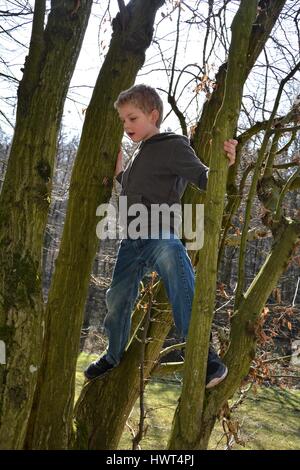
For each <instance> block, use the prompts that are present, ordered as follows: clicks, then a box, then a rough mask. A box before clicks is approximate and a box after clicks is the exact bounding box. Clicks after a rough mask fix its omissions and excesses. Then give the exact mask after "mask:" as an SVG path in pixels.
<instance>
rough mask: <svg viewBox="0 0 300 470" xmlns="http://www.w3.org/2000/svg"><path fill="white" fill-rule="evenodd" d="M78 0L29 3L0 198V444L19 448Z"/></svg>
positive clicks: (84, 4)
mask: <svg viewBox="0 0 300 470" xmlns="http://www.w3.org/2000/svg"><path fill="white" fill-rule="evenodd" d="M91 4H92V1H91V0H82V1H81V5H80V8H79V9H78V11H77V12H76V13H75V14H72V8H73V5H74V2H73V1H65V2H62V1H55V2H52V9H51V12H50V14H49V17H48V21H47V26H46V28H45V29H44V21H45V9H46V2H45V1H39V2H35V10H34V17H33V25H32V34H31V41H30V48H29V54H28V56H27V57H26V60H25V65H24V70H23V72H24V74H23V78H22V80H21V82H20V86H19V89H18V107H17V117H16V126H15V132H14V137H13V142H12V147H11V151H10V156H9V161H8V166H7V171H6V177H5V181H4V184H3V188H2V191H1V197H0V266H1V268H0V339H1V340H4V341H5V344H6V356H7V361H6V365H1V366H0V387H1V388H0V448H1V449H20V448H22V446H23V441H24V437H25V433H26V426H27V421H28V417H29V414H30V410H31V405H32V399H33V394H34V390H35V385H36V380H37V369H38V368H39V367H40V357H41V347H42V336H43V328H44V313H43V309H44V306H43V298H42V289H41V277H42V276H41V263H42V246H43V237H44V231H45V226H46V222H47V216H48V209H49V203H50V194H51V184H52V175H53V167H54V161H55V156H56V144H57V138H58V131H59V126H60V123H61V116H62V112H63V106H64V101H65V98H66V93H67V90H68V87H69V82H70V79H71V76H72V74H73V70H74V68H75V64H76V60H77V57H78V55H79V52H80V49H81V44H82V40H83V37H84V33H85V30H86V26H87V23H88V18H89V15H90V10H91Z"/></svg>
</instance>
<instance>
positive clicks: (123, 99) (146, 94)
mask: <svg viewBox="0 0 300 470" xmlns="http://www.w3.org/2000/svg"><path fill="white" fill-rule="evenodd" d="M127 103H131V104H133V105H134V106H136V107H137V108H139V109H140V110H141V111H143V112H144V113H151V111H153V110H154V109H156V110H157V111H158V113H159V118H158V120H157V122H156V126H157V127H158V128H159V127H160V125H161V123H162V119H163V102H162V100H161V98H160V96H159V94H158V93H157V91H156V90H155V88H152V87H150V86H148V85H134V86H132V87H131V88H128V90H124V91H122V92H121V93H120V94H119V96H118V98H117V100H116V101H115V102H114V108H115V109H118V108H120V107H121V106H123V105H124V104H127Z"/></svg>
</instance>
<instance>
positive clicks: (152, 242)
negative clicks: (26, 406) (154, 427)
mask: <svg viewBox="0 0 300 470" xmlns="http://www.w3.org/2000/svg"><path fill="white" fill-rule="evenodd" d="M114 106H115V108H116V109H117V111H118V113H119V116H120V118H121V120H122V122H123V125H124V130H125V132H126V134H127V135H128V136H129V137H130V139H131V140H132V141H133V142H141V143H140V145H139V147H138V149H137V151H136V153H135V155H134V158H133V159H132V160H131V161H130V163H129V164H128V165H127V168H126V169H125V171H123V168H122V154H121V152H119V154H118V158H117V163H116V171H115V175H116V178H117V180H118V181H119V182H120V183H121V184H122V192H121V195H122V196H127V203H128V207H129V209H130V207H133V205H134V204H144V206H145V207H146V209H147V211H148V212H147V221H146V224H144V227H143V229H142V230H141V232H140V235H139V236H138V237H137V236H136V234H133V235H132V234H130V233H128V238H126V239H123V240H122V241H121V244H120V248H119V252H118V257H117V261H116V265H115V268H114V273H113V279H112V283H111V286H110V288H109V289H108V291H107V294H106V302H107V308H108V313H107V315H106V317H105V321H104V326H105V329H106V331H107V334H108V337H109V346H108V349H107V352H106V354H105V355H103V356H102V357H100V358H99V359H98V360H97V361H94V362H92V363H91V364H90V365H89V366H88V367H87V369H86V370H85V371H84V373H85V377H86V378H87V379H93V378H96V377H99V376H103V375H104V374H106V373H107V372H108V371H109V370H111V369H112V368H113V367H115V366H117V365H118V364H119V362H120V360H121V357H122V354H123V352H124V350H125V348H126V344H127V342H128V339H129V333H130V323H131V312H132V309H133V307H134V304H135V300H136V298H137V296H138V289H139V283H140V281H141V280H142V278H143V277H144V275H145V274H146V273H147V272H151V271H156V272H157V273H158V275H159V276H160V277H161V278H162V280H163V282H164V285H165V288H166V291H167V294H168V298H169V301H170V303H171V305H172V311H173V316H174V322H175V325H176V327H177V329H178V330H179V332H180V333H181V334H182V336H183V337H186V336H187V333H188V326H189V321H190V315H191V309H192V302H193V296H194V270H193V266H192V264H191V261H190V259H189V257H188V255H187V251H186V249H185V247H184V246H183V244H182V242H181V241H180V239H179V238H178V236H177V228H178V220H179V219H180V215H179V214H178V213H176V211H175V212H174V214H173V217H170V218H169V220H168V221H167V222H168V223H167V222H166V220H164V217H162V219H163V220H159V222H158V227H156V232H155V233H154V232H153V220H151V215H150V209H151V207H153V205H154V204H167V206H172V205H173V204H175V205H176V204H177V205H179V204H180V199H181V196H182V194H183V192H184V190H185V188H186V186H187V183H188V182H192V183H194V184H196V185H197V186H198V187H199V188H200V189H205V188H206V183H207V172H208V168H207V167H206V166H205V165H203V163H201V161H200V160H199V159H198V158H197V156H196V155H195V153H194V151H193V149H192V148H191V147H190V145H189V143H188V139H187V138H186V137H184V136H182V135H176V134H174V133H172V132H165V133H160V130H159V128H160V124H161V122H162V116H163V104H162V101H161V99H160V97H159V95H158V94H157V92H156V90H155V89H153V88H151V87H149V86H146V85H135V86H133V87H131V88H130V89H129V90H125V91H123V92H122V93H121V94H120V95H119V97H118V99H117V101H116V102H115V104H114ZM236 144H237V141H235V140H233V139H231V140H229V141H226V142H224V150H225V152H227V158H228V159H229V165H232V164H233V163H234V161H235V146H236ZM133 219H134V218H133V217H132V216H131V217H129V218H127V226H125V229H127V230H129V232H130V223H129V222H132V220H133ZM142 225H143V224H142ZM154 228H155V227H154ZM143 230H144V232H143ZM148 234H150V235H149V237H148ZM226 375H227V367H226V366H225V365H224V364H223V363H222V362H221V360H220V358H219V357H218V355H217V354H216V353H215V352H214V351H213V350H212V349H211V348H210V351H209V355H208V366H207V377H206V387H207V388H211V387H213V386H215V385H217V384H218V383H219V382H221V381H222V380H223V379H224V378H225V377H226Z"/></svg>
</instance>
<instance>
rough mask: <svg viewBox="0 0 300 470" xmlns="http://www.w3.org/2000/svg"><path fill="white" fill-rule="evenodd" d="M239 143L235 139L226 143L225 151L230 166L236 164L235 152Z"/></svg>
mask: <svg viewBox="0 0 300 470" xmlns="http://www.w3.org/2000/svg"><path fill="white" fill-rule="evenodd" d="M237 144H238V141H237V140H235V139H228V140H225V142H224V151H225V152H226V157H227V158H228V160H229V166H231V165H233V164H234V162H235V152H236V146H237Z"/></svg>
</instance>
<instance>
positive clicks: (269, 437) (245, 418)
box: [76, 353, 300, 450]
mask: <svg viewBox="0 0 300 470" xmlns="http://www.w3.org/2000/svg"><path fill="white" fill-rule="evenodd" d="M95 357H96V356H92V355H87V354H84V353H81V354H80V356H79V358H78V364H77V374H76V397H78V396H79V393H80V390H81V387H82V384H83V376H82V370H83V369H84V367H85V366H86V365H87V364H88V363H89V362H91V361H92V360H94V358H95ZM180 391H181V385H180V384H177V383H167V382H162V381H151V382H150V383H149V385H148V386H147V388H146V392H145V404H146V409H147V419H146V425H148V430H147V433H146V436H145V437H144V439H143V441H142V442H141V448H142V449H144V450H146V449H149V450H153V449H157V450H162V449H165V448H166V445H167V439H168V435H169V432H170V429H171V424H172V419H173V414H174V411H175V408H176V405H177V400H178V397H179V395H180ZM232 418H233V419H234V420H237V422H238V423H239V437H240V439H241V440H243V441H244V443H245V446H244V447H242V446H240V445H237V444H234V446H233V448H234V449H247V450H260V449H267V450H300V390H292V389H281V388H278V387H258V388H257V392H256V393H255V392H254V391H250V392H249V393H248V395H247V397H246V399H245V400H244V401H243V403H242V404H241V405H240V406H239V407H238V408H237V410H236V411H235V412H234V413H233V414H232ZM138 420H139V403H138V402H137V403H136V405H135V407H134V409H133V411H132V413H131V416H130V418H129V420H128V424H129V426H130V427H131V428H132V429H134V430H135V431H136V430H137V424H138ZM225 445H226V438H225V436H224V431H223V429H222V426H221V424H220V423H219V422H218V423H217V424H216V426H215V429H214V431H213V433H212V436H211V440H210V445H209V448H210V449H223V448H224V446H225ZM119 448H120V449H131V433H130V431H129V427H126V428H125V430H124V433H123V437H122V439H121V442H120V447H119Z"/></svg>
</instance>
